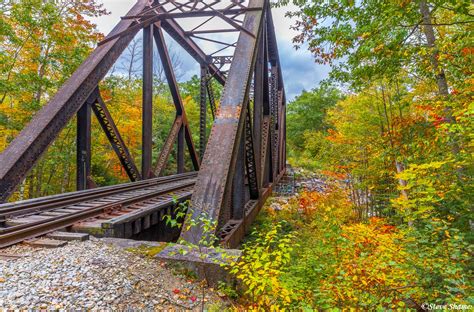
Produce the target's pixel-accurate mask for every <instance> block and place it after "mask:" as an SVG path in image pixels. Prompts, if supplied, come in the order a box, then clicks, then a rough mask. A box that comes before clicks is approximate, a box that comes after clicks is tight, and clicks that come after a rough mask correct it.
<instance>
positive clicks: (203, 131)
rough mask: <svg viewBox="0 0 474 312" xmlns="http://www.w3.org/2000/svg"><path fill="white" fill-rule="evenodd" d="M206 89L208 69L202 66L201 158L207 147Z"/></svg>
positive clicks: (200, 92)
mask: <svg viewBox="0 0 474 312" xmlns="http://www.w3.org/2000/svg"><path fill="white" fill-rule="evenodd" d="M206 87H207V68H206V67H205V66H201V81H200V90H199V156H200V157H201V158H202V157H203V156H204V150H205V147H206V115H207V105H206V104H207V103H206Z"/></svg>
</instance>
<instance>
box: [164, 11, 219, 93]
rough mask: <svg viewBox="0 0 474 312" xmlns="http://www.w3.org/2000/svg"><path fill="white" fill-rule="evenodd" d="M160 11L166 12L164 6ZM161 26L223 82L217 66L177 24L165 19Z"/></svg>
mask: <svg viewBox="0 0 474 312" xmlns="http://www.w3.org/2000/svg"><path fill="white" fill-rule="evenodd" d="M159 11H160V12H166V11H165V10H164V8H160V9H159ZM161 28H163V29H164V30H165V31H166V32H167V33H168V35H170V37H171V38H173V39H174V40H175V41H176V42H177V43H178V44H179V45H180V46H181V47H182V48H183V49H184V50H185V51H186V52H188V53H189V55H191V56H192V57H193V58H194V59H195V60H196V61H197V62H198V63H199V64H204V65H207V67H208V68H209V72H210V74H211V75H212V76H213V77H214V78H216V80H217V81H218V82H219V83H220V84H221V85H224V84H225V80H226V77H225V75H224V74H223V73H222V72H221V71H220V70H219V68H218V67H217V66H216V65H214V64H212V63H210V62H209V57H208V56H207V55H206V54H205V53H204V51H203V50H202V49H201V48H200V47H199V46H198V45H197V44H196V42H194V41H193V40H192V39H191V38H190V37H189V36H187V35H186V32H185V31H184V30H183V28H182V27H181V26H179V24H178V23H177V22H176V21H174V20H165V21H162V22H161Z"/></svg>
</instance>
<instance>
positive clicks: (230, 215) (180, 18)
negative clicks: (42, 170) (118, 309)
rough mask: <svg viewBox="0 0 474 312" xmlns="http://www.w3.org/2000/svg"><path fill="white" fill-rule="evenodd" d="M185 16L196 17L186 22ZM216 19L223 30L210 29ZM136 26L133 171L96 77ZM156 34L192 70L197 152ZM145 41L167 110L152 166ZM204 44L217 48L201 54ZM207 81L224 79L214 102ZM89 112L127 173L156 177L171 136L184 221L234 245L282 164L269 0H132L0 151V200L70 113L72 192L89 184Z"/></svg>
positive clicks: (281, 108) (193, 235)
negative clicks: (198, 222)
mask: <svg viewBox="0 0 474 312" xmlns="http://www.w3.org/2000/svg"><path fill="white" fill-rule="evenodd" d="M189 19H191V20H193V19H194V20H198V21H199V23H198V24H197V26H194V27H191V28H190V27H189V25H190V23H189V22H188V20H189ZM199 19H201V20H199ZM202 19H204V21H203V20H202ZM216 20H219V21H220V22H221V23H224V24H225V25H226V27H222V26H220V27H216V24H217V23H216V22H215V21H216ZM141 30H143V38H144V55H143V56H144V57H143V64H144V69H143V137H142V141H143V142H142V146H143V148H142V168H141V172H139V171H138V169H137V166H136V165H135V163H134V161H133V159H132V157H131V156H130V153H129V151H128V149H127V147H126V145H125V143H124V141H123V139H122V138H121V136H120V133H119V131H118V129H117V127H116V126H115V123H114V121H113V119H112V117H111V115H110V113H109V112H108V109H107V106H106V104H105V102H104V101H103V100H102V98H101V96H100V90H99V82H100V81H101V80H102V79H104V77H105V76H106V74H107V72H108V71H109V69H110V68H111V67H112V66H113V64H114V63H115V62H116V60H117V59H118V58H119V56H120V54H121V53H122V52H123V51H124V50H125V49H126V47H127V45H128V44H129V43H130V42H131V40H132V39H133V38H134V36H136V34H137V33H138V32H139V31H141ZM163 31H164V32H166V33H167V34H168V35H169V37H171V38H172V39H173V40H174V41H175V42H176V43H177V44H179V45H180V46H181V47H182V48H183V49H184V50H185V51H186V52H188V53H189V54H190V55H191V56H192V57H193V58H194V59H195V60H196V61H197V62H198V63H199V65H200V68H201V88H200V90H201V91H200V92H201V99H200V108H201V109H200V114H201V115H200V142H199V153H198V151H196V149H195V145H194V142H193V139H192V135H191V130H190V128H189V123H188V120H187V116H186V111H185V108H184V105H183V102H182V100H181V96H180V90H179V86H178V83H177V81H176V76H175V73H174V69H173V66H172V64H171V60H170V57H169V52H168V48H167V45H166V43H165V37H164V35H163ZM224 33H236V34H238V39H237V41H236V42H226V41H225V40H224V39H222V38H225V36H224V37H223V34H224ZM206 36H207V37H206ZM228 40H229V39H228ZM153 42H154V43H155V44H156V47H157V49H158V52H159V56H160V60H161V62H162V65H163V69H164V73H165V76H166V78H167V82H168V85H169V87H170V91H171V95H172V99H173V104H174V105H175V108H176V117H175V121H174V124H173V126H172V128H171V130H170V133H169V136H168V138H167V140H166V141H165V144H164V146H163V149H162V151H161V152H160V154H159V155H160V156H159V157H158V159H157V160H156V163H155V165H153V164H152V162H153V160H152V158H151V157H152V147H151V136H152V133H151V131H152V130H151V129H152V128H151V122H152V121H151V114H152V92H153V88H152V84H153V77H152V73H151V68H152V66H153V61H154V60H153V53H152V46H153ZM206 42H207V43H209V42H211V43H214V44H218V45H221V46H223V47H222V48H220V49H218V50H216V51H211V52H209V51H207V50H209V47H208V46H207V45H206V44H205V43H206ZM212 79H214V80H216V81H217V82H218V83H220V84H222V85H223V86H224V88H223V94H222V96H221V98H220V101H216V99H215V94H214V91H213V89H212ZM217 102H218V103H219V105H217ZM207 103H209V106H210V111H211V113H212V118H213V119H214V121H213V125H212V128H211V131H210V135H209V138H206V114H207ZM217 106H218V107H217ZM91 110H92V111H93V112H94V114H95V115H96V116H97V118H98V119H99V124H100V125H101V127H102V129H103V130H104V132H105V133H106V135H107V138H108V139H109V141H110V142H111V144H112V147H113V149H114V151H115V152H116V154H117V156H118V157H119V160H120V162H121V164H122V166H123V167H124V169H125V171H126V172H127V174H128V176H129V177H130V179H131V180H138V179H146V178H150V177H154V176H155V175H161V174H162V173H163V171H164V167H165V166H166V162H167V159H168V156H169V155H170V152H171V149H172V147H173V145H174V143H175V142H176V145H177V155H178V159H177V163H178V165H177V167H178V171H181V172H182V171H183V170H184V144H185V143H186V145H187V148H188V151H189V155H190V159H191V163H192V164H193V168H194V170H199V173H198V178H197V182H196V187H195V189H194V191H193V196H192V199H191V208H192V209H191V211H192V212H193V213H192V214H191V213H190V214H188V216H187V217H186V221H185V224H188V223H189V222H190V220H191V219H193V218H196V217H198V216H200V215H202V214H203V213H204V214H206V215H207V216H208V217H209V218H210V219H212V220H215V221H217V223H218V226H217V229H216V232H217V233H216V234H217V235H219V237H220V238H221V239H222V240H223V242H224V243H225V244H226V245H227V246H231V247H233V246H235V245H236V244H237V242H238V241H239V240H240V239H241V238H242V237H243V235H244V233H245V231H246V229H248V227H249V224H250V222H251V221H252V220H253V218H254V217H255V216H256V214H257V213H258V210H259V208H260V207H261V206H262V205H263V203H264V201H265V199H266V197H267V196H268V195H269V194H270V192H271V187H272V184H273V183H276V182H277V181H278V180H279V177H280V176H281V175H282V174H283V173H284V170H285V160H286V149H285V139H286V137H285V136H286V132H285V128H286V127H285V122H286V118H285V110H286V108H285V91H284V87H283V77H282V73H281V66H280V60H279V55H278V48H277V44H276V35H275V30H274V26H273V20H272V15H271V9H270V4H269V1H268V0H249V1H236V0H232V1H187V0H183V1H174V0H173V1H171V0H161V1H157V0H155V1H148V0H138V1H137V3H136V4H135V5H134V6H133V7H132V9H131V10H130V11H129V12H128V13H127V15H126V16H124V17H122V20H121V21H120V22H119V23H118V25H117V26H116V27H115V28H114V29H113V30H112V31H111V33H110V34H109V35H108V36H107V37H106V38H105V39H104V40H103V41H102V42H101V43H99V45H98V46H97V47H96V48H95V50H94V51H93V52H92V53H91V55H90V56H89V57H88V58H87V59H86V60H85V61H84V62H83V63H82V65H81V66H80V67H79V68H78V69H77V70H76V71H75V72H74V73H73V75H72V76H71V78H70V79H68V80H67V81H66V83H65V84H64V85H63V86H62V87H61V88H60V89H59V90H58V92H57V93H56V95H55V96H54V97H53V98H52V99H51V101H50V102H49V103H48V104H46V105H45V106H44V107H43V108H42V109H41V110H40V111H39V112H38V114H37V115H36V116H35V117H34V118H33V119H32V120H31V122H30V123H29V124H28V125H27V126H26V127H25V128H24V129H23V130H22V132H21V133H20V134H19V135H18V137H17V138H16V139H15V140H14V141H13V142H12V143H11V144H10V145H9V146H8V147H7V149H6V150H5V151H4V152H3V153H2V154H0V195H1V197H0V201H5V200H7V199H8V197H9V196H10V195H11V194H12V193H13V192H14V191H15V189H16V187H17V186H18V185H19V184H20V183H21V181H22V180H23V179H24V178H25V177H26V175H27V174H28V172H29V171H30V170H31V169H32V168H33V166H34V164H35V163H36V162H37V161H38V159H39V158H40V156H41V155H42V154H43V153H44V152H45V151H46V150H47V148H48V146H49V145H50V144H51V143H52V142H53V141H54V140H55V139H56V138H57V136H58V135H59V133H60V131H61V129H63V128H64V127H65V126H66V124H67V123H68V122H69V121H70V120H71V119H72V118H73V117H74V116H76V114H77V117H78V139H77V147H78V153H77V155H78V157H77V169H78V172H77V177H78V179H77V180H78V183H77V184H78V188H79V189H83V188H87V187H91V186H93V185H94V183H93V181H91V177H90V165H91V164H90V159H91V157H90V154H91V150H90V145H91V144H90V139H91V138H90V134H91V133H90V118H91ZM206 140H207V142H206ZM199 154H201V156H202V163H201V161H200V157H199ZM203 235H206V233H203V229H202V228H199V227H194V228H190V229H189V230H187V231H182V234H181V237H182V238H184V239H185V240H187V241H189V242H192V243H199V241H200V239H201V238H202V237H203Z"/></svg>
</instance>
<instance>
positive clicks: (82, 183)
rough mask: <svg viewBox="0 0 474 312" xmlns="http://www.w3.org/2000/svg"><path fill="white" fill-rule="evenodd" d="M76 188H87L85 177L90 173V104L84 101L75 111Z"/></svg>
mask: <svg viewBox="0 0 474 312" xmlns="http://www.w3.org/2000/svg"><path fill="white" fill-rule="evenodd" d="M76 138H77V156H76V164H77V175H76V187H77V190H78V191H80V190H85V189H86V188H87V178H88V177H89V176H90V174H91V106H90V105H89V103H88V102H86V103H84V104H83V105H82V107H81V108H80V109H79V111H78V112H77V137H76Z"/></svg>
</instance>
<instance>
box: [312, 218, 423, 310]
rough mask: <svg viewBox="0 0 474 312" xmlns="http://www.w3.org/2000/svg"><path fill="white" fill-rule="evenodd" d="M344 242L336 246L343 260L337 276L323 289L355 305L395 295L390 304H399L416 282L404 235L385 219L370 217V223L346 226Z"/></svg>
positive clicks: (336, 266)
mask: <svg viewBox="0 0 474 312" xmlns="http://www.w3.org/2000/svg"><path fill="white" fill-rule="evenodd" d="M341 237H342V238H343V239H344V243H343V244H342V245H337V246H335V249H336V252H337V254H338V255H339V257H340V258H339V260H340V261H339V262H337V263H335V264H334V272H335V273H334V275H333V276H332V277H331V278H330V279H328V280H327V281H324V283H323V285H321V288H322V289H324V290H327V291H329V293H331V294H332V295H333V296H334V299H335V300H336V302H344V304H345V306H350V307H355V306H359V304H367V303H370V302H373V301H374V300H380V299H379V298H383V297H388V298H391V299H390V300H389V301H388V302H387V303H386V306H388V307H394V306H396V305H398V303H399V301H400V299H399V296H404V293H405V292H409V291H410V288H412V287H414V286H411V285H412V284H414V283H415V281H414V280H413V272H412V271H411V270H410V269H409V268H408V267H407V266H406V264H405V263H406V258H407V257H408V255H407V253H406V252H405V251H404V250H403V248H402V246H401V244H400V241H401V240H403V235H402V234H401V233H399V231H398V230H397V228H396V227H395V226H393V225H390V224H387V223H386V220H385V219H383V218H370V219H369V222H368V223H367V224H363V223H355V224H350V225H343V226H342V232H341Z"/></svg>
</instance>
